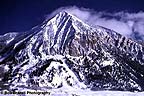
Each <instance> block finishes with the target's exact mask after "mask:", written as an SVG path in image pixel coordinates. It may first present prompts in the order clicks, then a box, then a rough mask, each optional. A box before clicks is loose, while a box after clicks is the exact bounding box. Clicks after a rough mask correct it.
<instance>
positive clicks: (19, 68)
mask: <svg viewBox="0 0 144 96" xmlns="http://www.w3.org/2000/svg"><path fill="white" fill-rule="evenodd" d="M27 33H28V34H26V33H24V34H22V35H18V36H16V37H15V38H14V40H13V41H11V42H10V43H9V44H8V45H6V47H5V48H3V50H0V64H3V65H4V68H5V67H6V68H5V69H6V70H5V73H4V76H1V77H2V80H3V82H6V83H7V82H8V83H9V84H10V88H14V89H20V86H25V88H28V87H31V88H34V87H35V88H42V89H43V88H60V87H63V86H69V87H72V88H90V89H92V90H99V89H104V90H105V89H106V90H107V89H109V90H128V91H134V90H138V91H142V90H144V83H143V81H144V79H143V76H144V71H143V69H144V66H143V65H144V58H143V54H144V47H142V46H141V45H140V44H137V43H136V42H134V41H132V40H130V39H128V38H126V37H124V36H122V35H120V34H118V33H116V32H113V31H112V30H109V29H107V28H103V27H100V26H97V27H95V28H93V27H91V26H89V25H87V24H85V23H84V22H83V21H81V20H80V19H78V18H77V17H75V16H73V15H71V14H69V13H67V12H65V11H62V12H60V13H58V14H57V15H55V16H54V17H53V18H51V19H50V20H48V21H46V22H45V23H44V24H43V25H42V26H37V27H36V28H34V29H32V30H30V31H28V32H27ZM7 67H9V68H7ZM7 74H9V75H7ZM0 79H1V78H0ZM11 90H13V89H11Z"/></svg>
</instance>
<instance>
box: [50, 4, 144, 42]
mask: <svg viewBox="0 0 144 96" xmlns="http://www.w3.org/2000/svg"><path fill="white" fill-rule="evenodd" d="M59 11H66V12H69V13H71V14H73V15H75V16H76V17H78V18H80V19H81V20H83V21H84V22H86V23H88V24H90V25H92V26H95V25H100V26H103V27H106V28H109V29H112V30H114V31H116V32H118V33H120V34H122V35H124V36H127V37H131V38H134V39H137V40H144V12H138V13H128V12H116V13H107V12H96V11H94V10H92V9H86V8H78V7H76V6H73V7H63V8H59V9H58V10H56V11H55V12H54V13H53V14H55V13H57V12H59Z"/></svg>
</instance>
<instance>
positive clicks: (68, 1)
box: [0, 0, 144, 34]
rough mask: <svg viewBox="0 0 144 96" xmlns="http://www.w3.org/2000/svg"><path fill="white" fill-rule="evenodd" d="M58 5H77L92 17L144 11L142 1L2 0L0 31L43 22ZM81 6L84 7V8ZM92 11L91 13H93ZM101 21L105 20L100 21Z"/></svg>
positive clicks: (0, 2) (13, 29) (25, 28)
mask: <svg viewBox="0 0 144 96" xmlns="http://www.w3.org/2000/svg"><path fill="white" fill-rule="evenodd" d="M61 7H63V8H69V11H70V10H71V9H72V8H74V7H75V8H77V10H80V12H89V13H88V14H90V16H95V15H96V13H97V12H103V13H110V14H111V13H112V14H113V13H115V14H116V13H118V12H128V13H139V12H143V10H144V1H143V0H1V1H0V12H1V13H0V34H4V33H6V32H23V31H27V30H30V29H31V28H32V27H34V26H36V25H38V24H40V23H41V22H43V20H44V19H45V17H46V16H47V15H48V14H51V13H52V12H54V11H55V10H57V9H60V8H61ZM81 9H85V10H84V11H83V10H81ZM86 10H87V11H86ZM74 12H75V11H73V13H74ZM93 13H94V15H92V14H93ZM83 15H84V14H83ZM98 15H99V14H98ZM103 16H104V15H103ZM108 17H110V15H107V17H106V16H105V19H106V18H108ZM115 17H116V16H115ZM120 18H121V17H120ZM99 20H100V19H99ZM99 22H100V21H99ZM102 22H105V21H104V20H103V21H102ZM109 22H110V21H109ZM89 23H90V22H89ZM98 24H99V23H98ZM116 31H117V30H116Z"/></svg>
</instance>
